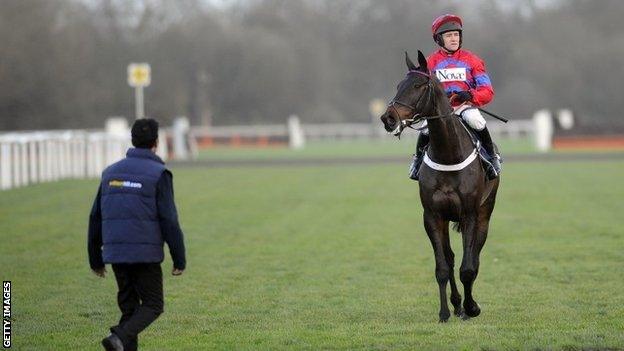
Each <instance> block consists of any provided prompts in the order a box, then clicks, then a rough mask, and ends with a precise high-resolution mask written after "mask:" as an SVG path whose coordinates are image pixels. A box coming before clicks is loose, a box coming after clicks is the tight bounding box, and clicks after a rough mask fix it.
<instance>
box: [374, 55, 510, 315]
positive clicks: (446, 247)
mask: <svg viewBox="0 0 624 351" xmlns="http://www.w3.org/2000/svg"><path fill="white" fill-rule="evenodd" d="M405 61H406V64H407V68H408V73H407V76H406V77H405V79H403V81H401V82H400V83H399V85H398V87H397V93H396V95H395V97H394V98H393V99H392V100H391V101H390V103H389V104H388V108H387V109H386V112H385V113H384V114H383V115H382V116H381V120H382V122H383V124H384V127H385V129H386V131H388V132H391V133H393V134H394V135H396V136H400V134H401V132H402V131H403V130H404V128H406V127H410V126H411V125H412V124H415V123H417V122H419V121H423V120H426V121H427V124H428V128H429V135H430V144H429V149H428V150H427V153H426V155H425V162H424V164H423V165H422V166H421V168H420V173H419V179H420V180H419V185H420V202H421V203H422V206H423V222H424V226H425V230H426V231H427V235H428V236H429V240H430V241H431V245H432V246H433V252H434V255H435V277H436V280H437V282H438V285H439V289H440V313H439V316H440V322H441V323H444V322H447V321H448V319H449V317H450V311H449V307H448V303H447V295H446V285H447V283H448V282H449V281H450V285H451V303H452V304H453V308H454V313H455V315H456V316H458V317H462V318H463V319H468V318H470V317H476V316H478V315H479V314H480V313H481V308H480V307H479V304H478V303H477V302H476V301H475V300H474V298H473V296H472V295H473V294H472V293H473V291H472V288H473V284H474V282H475V279H476V278H477V275H478V274H479V254H480V253H481V249H482V248H483V245H484V244H485V240H486V238H487V234H488V227H489V222H490V216H491V215H492V211H493V210H494V203H495V201H496V192H497V190H498V185H499V183H500V177H498V178H495V179H493V180H488V179H487V177H486V174H485V171H484V169H483V167H482V165H481V163H480V158H479V157H477V152H478V151H477V146H476V144H477V143H475V142H473V139H472V138H471V135H470V133H469V132H468V129H467V127H465V125H463V124H462V122H461V120H460V118H459V117H458V116H456V115H454V114H453V108H452V107H451V105H450V102H449V100H448V98H447V96H446V93H445V92H444V90H443V88H442V86H441V84H440V82H439V81H438V80H437V78H436V77H435V75H432V74H430V72H429V69H428V68H427V60H426V59H425V57H424V55H423V54H422V52H420V51H418V63H419V67H416V66H415V65H414V63H412V61H411V60H410V58H409V55H408V54H407V52H406V53H405ZM449 222H455V225H454V229H456V230H458V231H459V232H461V235H462V243H463V250H464V252H463V257H462V263H461V267H460V269H459V278H460V280H461V282H462V284H463V285H464V302H463V308H462V303H461V302H462V299H461V295H460V294H459V291H458V290H457V285H456V283H455V276H454V258H455V255H454V253H453V251H452V250H451V245H450V238H449Z"/></svg>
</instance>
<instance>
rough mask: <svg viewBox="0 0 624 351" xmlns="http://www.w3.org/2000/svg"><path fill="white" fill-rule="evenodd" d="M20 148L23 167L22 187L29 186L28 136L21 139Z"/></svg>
mask: <svg viewBox="0 0 624 351" xmlns="http://www.w3.org/2000/svg"><path fill="white" fill-rule="evenodd" d="M19 147H20V156H21V160H20V163H21V167H22V171H21V174H22V179H21V183H22V185H28V176H29V174H28V163H29V162H28V137H27V136H22V137H21V138H20V143H19Z"/></svg>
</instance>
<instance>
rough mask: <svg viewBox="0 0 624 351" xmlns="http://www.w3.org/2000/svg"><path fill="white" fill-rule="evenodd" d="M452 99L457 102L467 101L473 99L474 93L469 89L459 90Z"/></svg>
mask: <svg viewBox="0 0 624 351" xmlns="http://www.w3.org/2000/svg"><path fill="white" fill-rule="evenodd" d="M451 100H453V102H455V103H460V104H461V103H463V102H466V101H471V100H472V94H471V93H470V92H469V91H459V92H457V93H455V95H453V97H451Z"/></svg>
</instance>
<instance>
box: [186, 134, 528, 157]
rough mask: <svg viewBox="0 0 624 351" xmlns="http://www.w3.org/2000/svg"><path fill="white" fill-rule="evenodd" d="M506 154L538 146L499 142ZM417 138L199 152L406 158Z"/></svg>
mask: <svg viewBox="0 0 624 351" xmlns="http://www.w3.org/2000/svg"><path fill="white" fill-rule="evenodd" d="M496 143H497V144H498V145H499V147H500V149H501V150H502V152H503V154H504V155H509V154H519V153H524V154H526V153H534V152H535V147H534V145H533V141H532V140H531V139H530V138H521V139H509V138H501V139H500V140H496ZM415 147H416V138H415V136H414V135H410V134H407V135H404V136H403V138H401V140H397V139H396V138H394V137H391V136H384V137H383V138H381V139H379V140H373V141H371V140H338V141H331V142H328V141H311V142H309V143H307V144H306V146H305V148H303V149H302V150H291V149H289V148H287V147H265V148H257V147H223V146H221V147H213V148H207V149H202V150H200V151H199V155H198V158H199V159H201V160H227V159H234V160H245V159H297V158H328V157H330V158H349V157H371V156H373V157H380V156H405V157H406V159H408V158H409V156H410V155H411V154H413V153H414V148H415Z"/></svg>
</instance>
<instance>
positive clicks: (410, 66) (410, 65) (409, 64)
mask: <svg viewBox="0 0 624 351" xmlns="http://www.w3.org/2000/svg"><path fill="white" fill-rule="evenodd" d="M405 64H407V69H409V70H410V71H415V70H416V69H417V68H416V65H415V64H414V62H412V60H410V58H409V55H408V54H407V51H406V52H405Z"/></svg>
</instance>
